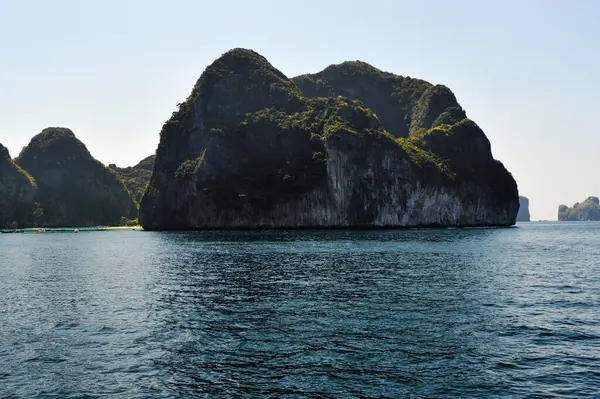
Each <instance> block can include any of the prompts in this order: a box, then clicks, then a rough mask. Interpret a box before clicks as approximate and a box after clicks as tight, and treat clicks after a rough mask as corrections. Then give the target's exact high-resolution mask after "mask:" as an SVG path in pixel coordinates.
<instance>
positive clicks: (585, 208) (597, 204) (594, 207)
mask: <svg viewBox="0 0 600 399" xmlns="http://www.w3.org/2000/svg"><path fill="white" fill-rule="evenodd" d="M558 220H559V221H590V220H600V200H599V199H598V197H588V198H587V199H585V200H584V201H583V202H576V203H575V204H573V206H572V207H570V208H569V207H568V206H566V205H560V206H559V207H558Z"/></svg>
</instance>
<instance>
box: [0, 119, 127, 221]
mask: <svg viewBox="0 0 600 399" xmlns="http://www.w3.org/2000/svg"><path fill="white" fill-rule="evenodd" d="M3 158H4V160H3V161H2V163H3V164H5V166H3V169H8V171H9V172H8V173H6V172H5V171H4V170H2V171H1V173H0V176H1V177H2V180H5V179H8V180H7V181H8V184H9V186H8V190H7V191H8V192H9V193H10V197H9V201H13V202H15V201H16V203H17V204H18V206H8V207H7V208H5V209H8V212H9V213H10V215H6V217H5V218H6V220H5V221H4V222H5V224H6V223H7V222H10V223H11V224H13V225H15V224H16V225H18V226H19V227H30V226H37V227H64V226H77V227H88V226H118V225H120V224H123V221H124V220H130V219H136V218H137V204H136V203H135V201H134V200H133V198H132V197H131V195H130V193H129V191H128V190H127V188H126V187H125V185H124V184H123V182H122V181H121V180H120V179H119V177H118V176H117V174H116V173H115V172H114V171H112V170H110V169H109V168H107V167H106V166H104V165H103V164H102V163H101V162H99V161H97V160H96V159H94V158H93V157H92V155H91V154H90V152H89V151H88V149H87V148H86V146H85V144H83V143H82V142H81V141H79V139H77V137H75V134H74V133H73V132H72V131H71V130H70V129H67V128H64V127H50V128H46V129H44V130H42V132H41V133H39V134H38V135H36V136H35V137H33V138H32V139H31V141H30V143H29V144H28V145H27V146H26V147H25V148H23V150H22V151H21V153H20V154H19V156H18V157H17V158H16V159H15V160H14V161H11V160H10V157H9V156H8V152H7V151H5V152H4V156H3ZM10 184H12V186H10ZM30 186H31V187H33V189H31V188H30ZM11 187H12V188H11ZM3 191H4V190H3ZM1 222H2V221H0V223H1ZM3 227H4V226H3Z"/></svg>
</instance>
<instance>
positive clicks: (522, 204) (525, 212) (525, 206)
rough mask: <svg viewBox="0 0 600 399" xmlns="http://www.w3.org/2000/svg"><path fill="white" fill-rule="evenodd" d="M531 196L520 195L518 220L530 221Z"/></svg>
mask: <svg viewBox="0 0 600 399" xmlns="http://www.w3.org/2000/svg"><path fill="white" fill-rule="evenodd" d="M529 221H531V218H530V216H529V198H527V197H523V196H522V195H519V212H518V213H517V222H529Z"/></svg>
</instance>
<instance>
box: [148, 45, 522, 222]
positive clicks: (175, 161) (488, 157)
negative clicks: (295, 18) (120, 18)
mask: <svg viewBox="0 0 600 399" xmlns="http://www.w3.org/2000/svg"><path fill="white" fill-rule="evenodd" d="M354 66H357V67H358V72H356V71H355V69H353V68H354ZM346 67H348V68H346ZM340 70H342V71H346V70H348V71H349V72H343V73H341V72H339V71H340ZM353 71H354V72H353ZM359 72H360V73H359ZM363 72H364V73H363ZM319 76H321V77H319ZM315 82H316V83H315ZM342 89H343V90H342ZM517 209H518V194H517V187H516V183H515V181H514V179H513V178H512V176H511V175H510V173H509V172H508V171H506V169H505V168H504V167H503V166H502V164H501V163H500V162H498V161H496V160H494V159H493V157H492V154H491V149H490V143H489V141H488V139H487V137H486V136H485V134H484V133H483V132H482V131H481V129H479V127H478V126H477V125H476V124H475V123H474V122H472V121H470V120H469V119H466V118H465V115H464V111H463V110H462V108H461V107H460V105H458V103H457V102H456V99H455V98H454V95H453V94H452V93H451V92H450V91H449V90H448V89H447V88H445V87H443V86H432V85H430V84H429V83H427V82H423V81H419V80H415V79H410V78H402V77H399V76H395V75H391V74H385V73H383V72H381V71H378V70H377V69H375V68H373V67H371V66H369V65H367V64H364V63H346V64H342V65H341V66H334V67H330V68H328V69H326V70H325V71H323V72H322V73H321V74H317V75H305V76H304V77H298V78H296V79H294V80H293V81H292V80H290V79H288V78H286V77H285V76H284V75H283V74H282V73H281V72H280V71H278V70H277V69H275V68H274V67H273V66H271V65H270V64H269V63H268V62H267V60H266V59H265V58H263V57H262V56H260V55H258V54H256V53H255V52H253V51H250V50H244V49H235V50H232V51H230V52H228V53H226V54H224V55H223V56H222V57H221V58H219V59H218V60H216V61H215V62H214V63H213V64H212V65H211V66H209V67H208V68H207V69H206V71H205V72H204V73H203V74H202V76H201V77H200V79H199V80H198V83H197V84H196V86H195V87H194V89H193V90H192V94H191V95H190V96H189V97H188V99H187V100H186V101H185V102H184V103H182V104H180V106H179V110H178V111H176V112H175V113H173V116H172V117H171V119H169V121H167V122H166V123H165V125H164V126H163V129H162V131H161V139H160V144H159V147H158V150H157V156H156V164H155V168H154V173H153V175H152V179H151V181H150V185H149V187H148V189H147V191H146V193H145V195H144V197H143V200H142V204H141V208H140V222H141V223H142V225H143V226H144V228H146V229H209V228H210V229H212V228H215V229H216V228H298V227H377V226H380V227H384V226H388V227H392V226H393V227H399V226H492V225H493V226H498V225H502V226H506V225H512V224H514V223H515V219H516V214H517Z"/></svg>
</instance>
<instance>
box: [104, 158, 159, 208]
mask: <svg viewBox="0 0 600 399" xmlns="http://www.w3.org/2000/svg"><path fill="white" fill-rule="evenodd" d="M155 159H156V156H155V155H150V156H149V157H146V158H144V159H143V160H141V161H140V162H139V163H138V164H137V165H135V166H129V167H127V168H119V167H118V166H116V165H114V164H111V165H108V167H109V168H110V169H111V170H113V171H114V172H115V173H116V174H117V176H119V179H120V180H121V181H122V182H123V183H124V184H125V186H126V187H127V189H128V190H129V192H130V193H131V195H132V196H133V198H134V199H135V201H136V202H137V203H139V202H140V201H141V200H142V196H143V195H144V191H145V190H146V186H147V185H148V183H150V177H151V176H152V170H153V169H154V161H155Z"/></svg>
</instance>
